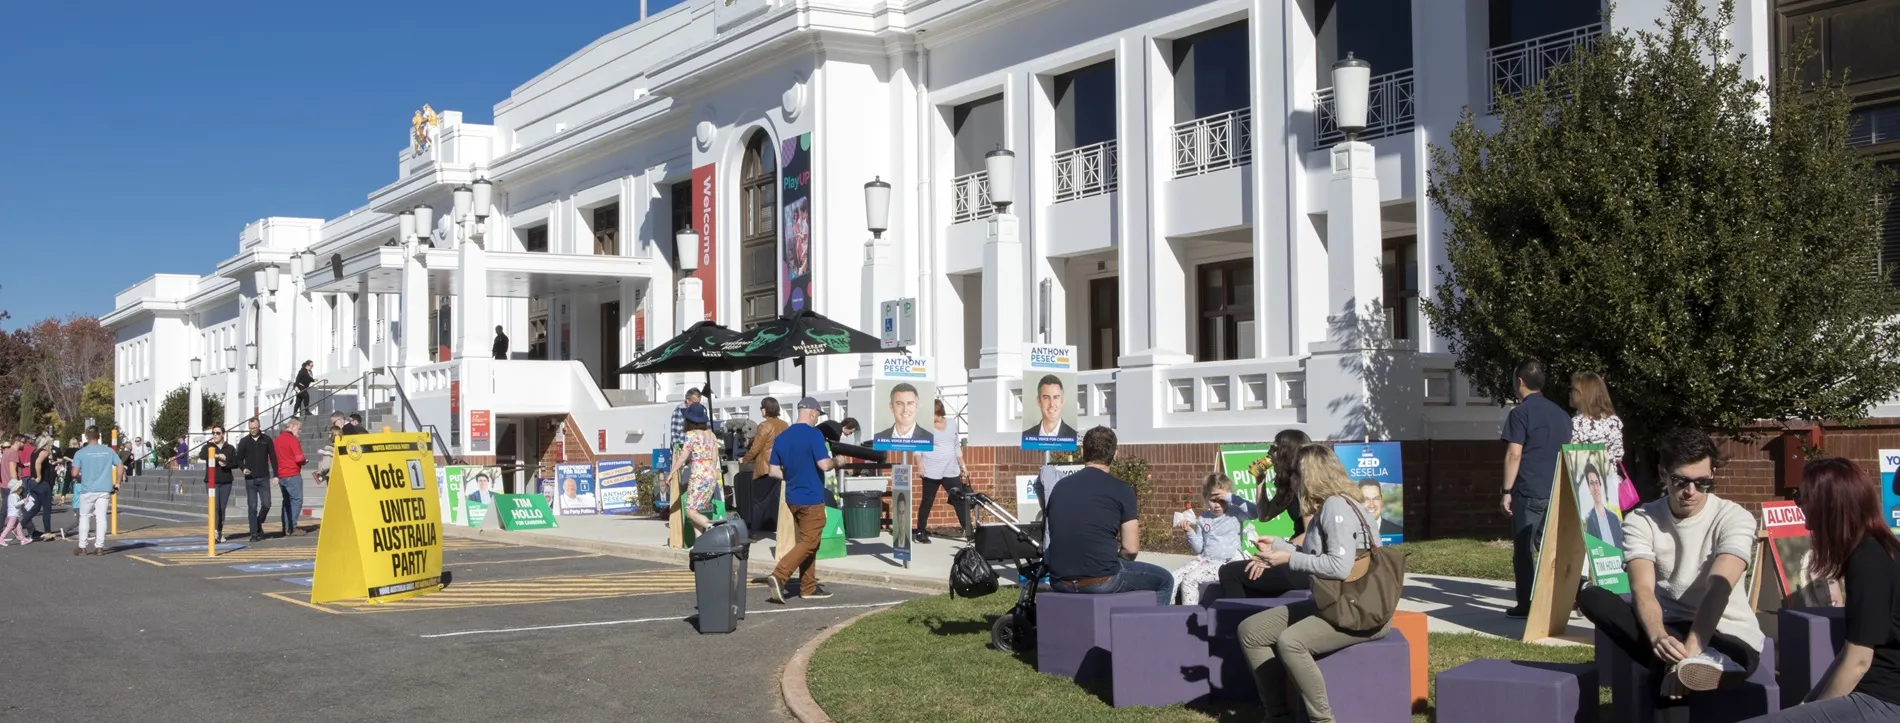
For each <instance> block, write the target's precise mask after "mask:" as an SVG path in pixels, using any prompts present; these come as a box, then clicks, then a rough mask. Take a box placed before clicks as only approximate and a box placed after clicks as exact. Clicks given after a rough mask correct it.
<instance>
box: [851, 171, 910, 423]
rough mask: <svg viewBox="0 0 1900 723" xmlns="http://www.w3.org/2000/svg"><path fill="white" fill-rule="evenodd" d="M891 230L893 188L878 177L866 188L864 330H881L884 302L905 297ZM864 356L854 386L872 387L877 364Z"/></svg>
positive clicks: (872, 358) (868, 183)
mask: <svg viewBox="0 0 1900 723" xmlns="http://www.w3.org/2000/svg"><path fill="white" fill-rule="evenodd" d="M890 228H891V184H889V183H887V182H885V181H884V178H883V177H882V176H878V177H875V178H872V179H871V180H870V181H867V182H865V184H864V230H866V231H870V232H871V238H868V239H865V241H864V271H863V274H864V277H863V281H864V291H865V294H864V322H863V326H862V327H860V328H864V329H874V328H878V324H879V323H880V322H881V321H882V320H883V304H884V302H886V301H893V300H895V299H897V298H898V297H900V296H903V287H902V284H903V275H902V274H900V273H898V272H897V268H896V266H897V264H896V260H895V259H894V258H893V256H894V255H895V254H894V253H893V251H892V248H891V240H890V239H887V238H884V232H885V231H889V230H890ZM912 351H913V353H914V352H915V351H916V350H912ZM861 356H862V358H861V359H860V360H859V363H858V380H857V381H856V382H855V383H854V384H853V386H859V387H868V386H870V385H871V384H872V382H871V379H872V371H873V367H874V365H875V364H877V360H876V359H875V358H874V357H873V356H872V355H869V354H865V355H861Z"/></svg>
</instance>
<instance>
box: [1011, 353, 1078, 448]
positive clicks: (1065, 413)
mask: <svg viewBox="0 0 1900 723" xmlns="http://www.w3.org/2000/svg"><path fill="white" fill-rule="evenodd" d="M1023 381H1024V383H1025V387H1024V389H1023V417H1024V418H1025V419H1027V420H1029V421H1030V422H1031V424H1030V425H1029V428H1028V429H1024V430H1023V448H1024V449H1052V450H1069V449H1074V448H1075V445H1076V440H1077V438H1078V435H1077V434H1076V432H1075V424H1076V415H1077V412H1078V409H1077V407H1078V403H1077V400H1076V398H1075V374H1073V373H1069V372H1036V373H1032V374H1030V375H1028V376H1025V377H1023Z"/></svg>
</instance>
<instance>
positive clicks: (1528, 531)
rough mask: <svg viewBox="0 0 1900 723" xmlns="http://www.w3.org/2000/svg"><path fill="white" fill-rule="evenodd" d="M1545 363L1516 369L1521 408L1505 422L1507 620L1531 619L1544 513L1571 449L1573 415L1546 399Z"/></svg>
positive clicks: (1524, 364)
mask: <svg viewBox="0 0 1900 723" xmlns="http://www.w3.org/2000/svg"><path fill="white" fill-rule="evenodd" d="M1543 389H1544V363H1543V362H1540V361H1538V360H1536V359H1525V360H1524V361H1523V362H1522V363H1519V364H1518V365H1517V398H1518V402H1517V406H1516V407H1514V408H1512V409H1511V413H1510V414H1509V415H1507V416H1506V417H1505V418H1504V433H1503V435H1502V437H1503V438H1504V441H1505V442H1507V443H1509V446H1508V447H1507V448H1506V449H1505V452H1504V490H1503V494H1504V500H1503V502H1502V503H1501V507H1502V509H1503V510H1504V514H1505V515H1506V516H1508V517H1510V518H1511V572H1512V574H1513V576H1515V577H1516V578H1517V606H1516V607H1513V608H1511V609H1509V610H1506V611H1504V614H1505V616H1506V617H1512V618H1527V617H1530V614H1531V586H1532V585H1533V584H1534V583H1535V582H1536V581H1537V553H1538V550H1539V548H1541V547H1542V543H1543V541H1544V512H1545V510H1547V509H1549V507H1550V485H1551V482H1552V480H1554V479H1555V478H1556V476H1557V454H1558V453H1559V452H1561V451H1562V450H1563V446H1564V445H1566V444H1569V443H1570V415H1568V414H1565V413H1564V409H1563V407H1559V406H1557V403H1556V402H1553V401H1550V400H1549V399H1546V398H1545V397H1544V395H1543V394H1540V393H1539V392H1541V391H1543Z"/></svg>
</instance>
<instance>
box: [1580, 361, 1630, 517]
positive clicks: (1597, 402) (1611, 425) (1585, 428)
mask: <svg viewBox="0 0 1900 723" xmlns="http://www.w3.org/2000/svg"><path fill="white" fill-rule="evenodd" d="M1570 406H1571V408H1573V409H1575V410H1577V413H1576V415H1575V416H1573V417H1571V418H1570V443H1571V444H1601V445H1603V448H1604V450H1606V451H1607V452H1608V453H1609V455H1610V469H1609V470H1608V471H1607V472H1605V474H1604V477H1605V479H1604V483H1605V484H1604V487H1603V494H1604V497H1606V498H1607V499H1605V500H1604V501H1605V502H1607V503H1609V504H1612V505H1618V506H1619V507H1621V505H1620V504H1619V503H1618V493H1620V492H1621V491H1622V485H1623V484H1625V483H1626V482H1627V481H1628V480H1625V479H1624V478H1623V419H1622V418H1621V417H1618V416H1616V406H1615V405H1613V404H1611V403H1610V388H1609V386H1607V385H1605V384H1604V383H1603V377H1601V376H1598V375H1597V373H1596V372H1577V373H1576V374H1575V375H1573V376H1571V377H1570ZM1623 511H1624V512H1628V511H1629V510H1628V509H1623Z"/></svg>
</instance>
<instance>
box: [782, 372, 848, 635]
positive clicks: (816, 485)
mask: <svg viewBox="0 0 1900 723" xmlns="http://www.w3.org/2000/svg"><path fill="white" fill-rule="evenodd" d="M817 421H818V400H816V399H813V398H811V397H805V398H804V399H800V400H798V423H797V424H793V425H792V426H790V427H786V428H785V431H783V432H779V433H778V437H777V438H776V439H774V440H772V457H771V466H772V476H774V477H777V478H779V479H782V480H785V507H786V509H788V510H790V511H791V513H792V521H793V523H794V524H795V525H796V528H795V529H796V530H797V531H796V533H795V534H794V535H793V543H792V546H791V548H790V549H789V550H788V551H787V552H786V554H785V555H784V556H783V557H780V558H779V561H778V567H777V568H776V569H774V570H772V583H771V584H772V590H771V600H772V602H775V603H779V604H781V605H783V604H785V586H786V584H787V583H789V582H791V579H792V569H793V568H797V569H798V584H799V594H798V596H799V597H802V598H805V599H807V600H822V599H824V598H828V597H831V593H830V592H828V591H826V590H825V589H824V588H822V587H819V586H818V540H819V538H821V537H823V536H824V533H825V473H826V472H829V471H831V469H832V467H833V466H834V463H833V462H832V460H831V450H830V448H828V447H826V446H825V436H824V435H823V434H821V433H819V431H818V428H817V427H814V426H812V425H813V424H814V423H816V422H817Z"/></svg>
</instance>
